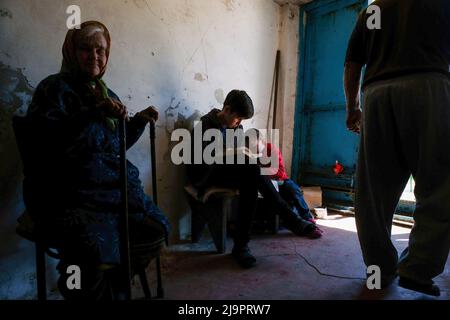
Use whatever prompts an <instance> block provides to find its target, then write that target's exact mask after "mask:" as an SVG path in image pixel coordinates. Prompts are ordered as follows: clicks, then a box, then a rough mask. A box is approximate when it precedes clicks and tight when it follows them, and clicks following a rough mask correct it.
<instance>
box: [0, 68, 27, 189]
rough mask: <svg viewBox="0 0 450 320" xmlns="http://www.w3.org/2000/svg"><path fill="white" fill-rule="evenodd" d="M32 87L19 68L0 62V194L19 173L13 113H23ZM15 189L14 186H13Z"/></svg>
mask: <svg viewBox="0 0 450 320" xmlns="http://www.w3.org/2000/svg"><path fill="white" fill-rule="evenodd" d="M33 92H34V88H33V87H32V86H31V85H30V83H29V81H28V79H27V78H26V77H25V76H24V75H23V73H22V70H21V69H13V68H11V67H10V66H7V65H5V64H3V63H2V62H0V159H1V165H0V194H3V192H5V191H6V190H3V189H4V188H5V187H6V188H7V186H8V185H9V182H10V181H11V179H12V177H14V176H16V175H18V174H19V172H18V171H19V162H20V161H18V160H19V159H18V158H16V157H12V155H14V154H15V155H17V156H18V154H17V147H16V143H15V137H14V132H13V129H12V123H11V122H12V117H13V115H16V114H17V115H24V114H25V112H26V110H27V109H28V105H29V104H30V102H31V98H32V95H33ZM13 189H15V188H13Z"/></svg>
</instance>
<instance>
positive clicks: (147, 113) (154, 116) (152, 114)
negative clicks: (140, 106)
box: [136, 106, 159, 122]
mask: <svg viewBox="0 0 450 320" xmlns="http://www.w3.org/2000/svg"><path fill="white" fill-rule="evenodd" d="M136 115H137V116H139V117H141V118H143V119H145V120H146V121H147V122H150V121H155V122H156V121H158V116H159V113H158V110H156V108H155V107H153V106H150V107H148V108H147V109H145V110H142V111H141V112H138V113H137V114H136Z"/></svg>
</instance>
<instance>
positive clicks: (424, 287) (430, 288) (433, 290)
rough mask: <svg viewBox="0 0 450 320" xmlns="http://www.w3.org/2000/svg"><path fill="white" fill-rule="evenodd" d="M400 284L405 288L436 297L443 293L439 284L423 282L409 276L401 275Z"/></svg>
mask: <svg viewBox="0 0 450 320" xmlns="http://www.w3.org/2000/svg"><path fill="white" fill-rule="evenodd" d="M398 285H399V286H400V287H402V288H405V289H409V290H413V291H417V292H420V293H424V294H428V295H431V296H435V297H439V296H440V295H441V290H440V289H439V287H438V286H437V285H435V284H433V283H430V284H422V283H418V282H416V281H414V280H411V279H408V278H404V277H400V279H399V280H398Z"/></svg>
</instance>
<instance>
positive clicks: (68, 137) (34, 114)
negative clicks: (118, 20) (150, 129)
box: [24, 21, 169, 299]
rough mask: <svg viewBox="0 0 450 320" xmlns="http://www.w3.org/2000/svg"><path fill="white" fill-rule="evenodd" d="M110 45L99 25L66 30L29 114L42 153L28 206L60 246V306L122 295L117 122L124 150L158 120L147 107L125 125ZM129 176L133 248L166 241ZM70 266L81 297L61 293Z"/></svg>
mask: <svg viewBox="0 0 450 320" xmlns="http://www.w3.org/2000/svg"><path fill="white" fill-rule="evenodd" d="M110 44H111V40H110V36H109V32H108V30H107V28H106V27H105V26H104V25H103V24H101V23H99V22H95V21H90V22H85V23H83V24H82V25H81V28H80V29H73V30H69V31H68V33H67V35H66V39H65V42H64V46H63V63H62V68H61V72H60V73H58V74H55V75H52V76H49V77H48V78H46V79H44V80H43V81H42V82H41V83H40V84H39V86H38V87H37V89H36V92H35V94H34V96H33V100H32V102H31V105H30V107H29V109H28V113H27V117H29V119H32V123H34V125H33V128H36V126H37V128H39V130H36V132H35V134H36V135H38V136H39V146H34V147H35V148H38V150H40V153H39V154H36V155H34V159H36V161H40V162H39V163H40V164H39V166H40V168H39V173H35V175H34V176H33V177H32V179H29V180H28V181H24V198H25V204H26V206H27V209H28V210H29V211H30V213H31V214H32V216H33V218H34V219H35V220H39V221H40V226H41V228H42V229H41V231H43V233H44V234H45V237H46V238H49V239H48V241H51V242H52V243H57V247H58V250H59V252H60V255H61V261H60V263H59V265H58V270H59V272H60V279H59V281H58V286H59V289H60V291H61V293H62V294H63V296H64V297H65V298H82V299H115V298H117V297H118V295H119V294H120V293H121V292H123V288H124V283H123V281H117V279H121V277H119V276H117V274H118V272H119V271H118V270H120V254H119V246H120V242H119V232H118V220H119V215H120V213H121V208H122V205H121V193H120V179H119V176H120V169H119V168H120V158H119V148H120V139H119V138H120V137H119V130H118V119H120V118H125V119H126V120H127V125H126V137H127V140H126V144H127V148H129V147H131V146H132V145H133V144H134V143H135V142H136V141H137V140H138V138H139V137H140V136H141V135H142V133H143V131H144V128H145V126H146V124H147V123H148V122H149V121H151V120H155V121H156V120H157V118H158V112H157V111H156V109H155V108H154V107H148V108H147V109H145V110H143V111H141V112H138V113H137V114H136V115H135V116H134V117H132V118H130V119H129V118H128V115H127V110H126V107H125V106H124V105H123V104H122V103H121V102H120V100H119V98H118V97H117V95H116V94H114V92H112V91H111V90H110V89H108V88H107V86H106V85H105V83H104V82H103V80H102V76H103V74H104V73H105V70H106V65H107V62H108V57H109V50H110ZM127 170H128V207H129V219H130V241H131V244H136V243H144V242H149V241H152V240H157V239H161V238H162V237H164V236H165V237H166V240H167V234H168V231H169V223H168V220H167V218H166V217H165V216H164V214H163V213H162V212H161V211H160V209H159V208H158V207H157V206H156V205H155V204H154V203H153V202H152V200H151V199H150V198H149V197H148V196H147V195H146V194H145V193H144V190H143V187H142V184H141V181H140V180H139V171H138V169H137V168H136V167H135V166H134V165H133V164H132V163H130V162H128V163H127ZM30 208H31V210H30ZM150 259H151V256H150V253H149V254H148V255H146V253H145V252H144V253H143V254H141V255H139V256H135V255H132V256H131V263H132V269H133V266H135V265H136V264H137V263H140V264H148V263H149V261H150ZM69 265H78V266H79V267H80V268H81V290H69V289H68V288H67V287H66V279H67V277H68V276H69V275H67V274H66V270H67V267H68V266H69ZM121 282H122V283H121ZM121 290H122V291H121Z"/></svg>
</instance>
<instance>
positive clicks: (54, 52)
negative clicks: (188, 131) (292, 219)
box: [0, 0, 298, 299]
mask: <svg viewBox="0 0 450 320" xmlns="http://www.w3.org/2000/svg"><path fill="white" fill-rule="evenodd" d="M70 4H77V5H79V6H80V7H81V14H82V20H83V21H85V20H99V21H101V22H103V23H104V24H105V25H106V26H108V28H109V30H110V32H111V35H112V49H111V57H110V61H109V66H108V71H107V73H106V75H105V81H106V82H107V84H108V85H109V87H110V88H112V89H113V90H114V91H115V92H116V93H117V94H118V95H119V97H120V98H121V99H122V101H123V102H124V103H125V104H126V105H127V106H128V108H129V109H130V110H131V111H133V112H136V111H138V110H141V109H143V108H144V107H146V106H148V105H150V104H152V105H155V106H157V107H158V108H159V111H160V114H161V117H160V120H159V123H158V127H157V154H158V161H157V175H158V193H159V205H160V207H161V208H162V209H163V211H164V212H166V213H167V215H168V217H169V218H170V220H171V223H172V226H173V233H172V241H173V242H174V241H177V240H179V239H186V238H187V236H188V235H189V231H190V230H189V229H190V228H189V219H190V217H189V209H188V207H187V205H186V202H185V200H184V194H183V185H184V170H183V168H181V167H176V166H174V165H172V164H171V162H170V143H169V141H170V133H171V132H172V131H173V129H174V128H176V127H189V126H191V125H192V123H193V121H194V120H196V119H198V117H199V115H201V114H205V113H206V112H208V111H209V110H210V109H211V108H212V107H220V106H221V103H222V102H223V99H224V97H225V95H226V94H227V92H229V91H230V90H232V89H234V88H239V89H244V90H246V91H247V92H248V93H249V95H250V96H251V97H252V99H253V102H254V105H255V107H256V115H255V117H254V118H253V119H252V120H251V121H248V123H247V124H245V126H246V127H250V126H256V127H260V128H265V127H266V123H267V117H268V109H269V101H270V92H271V85H272V77H273V66H274V62H275V54H276V50H277V48H278V46H279V45H281V50H282V71H281V75H280V85H281V88H280V98H279V103H280V109H279V110H280V115H279V121H280V122H281V123H280V125H283V124H284V123H287V125H285V130H284V131H283V135H282V137H283V139H285V140H284V144H283V151H284V153H285V158H286V159H285V160H286V162H287V164H288V166H287V167H288V168H289V169H290V158H291V153H292V151H291V149H292V147H291V144H292V142H291V141H292V132H290V131H291V130H292V126H293V110H294V102H295V99H294V96H293V95H294V94H295V81H296V79H295V78H296V60H297V56H296V51H297V44H296V43H295V42H296V41H297V38H296V37H297V34H298V25H297V24H298V22H296V20H298V8H297V7H289V6H284V7H283V8H282V9H280V7H279V5H277V4H276V3H274V2H273V1H271V0H224V1H219V0H189V1H186V0H147V1H145V0H96V1H90V0H61V1H60V0H58V1H57V0H21V1H15V0H2V1H1V2H0V72H1V73H0V92H1V93H2V94H1V95H0V96H1V97H0V103H1V105H0V112H1V113H0V128H1V130H2V135H0V161H1V167H0V168H1V170H0V174H1V176H0V182H1V183H2V185H1V187H0V198H1V202H0V231H1V235H0V237H1V241H0V242H1V243H3V244H2V245H0V250H1V251H0V259H1V260H0V299H1V298H17V297H20V298H26V297H31V296H32V295H33V294H34V275H33V272H34V263H33V252H32V246H31V245H30V244H29V243H27V242H26V241H23V240H21V239H20V238H18V237H17V236H16V235H15V234H14V227H15V219H16V218H17V217H18V216H19V215H20V213H21V211H22V210H23V203H22V200H21V186H20V179H21V178H20V170H21V169H20V165H19V160H18V154H17V150H16V148H15V144H14V140H13V139H14V137H13V135H12V131H11V127H10V122H9V121H10V119H11V115H12V114H13V113H18V112H19V113H20V112H24V111H25V110H26V107H27V105H28V103H29V99H30V97H31V94H32V91H33V89H34V88H35V87H36V86H37V84H38V83H39V81H41V80H42V79H43V78H45V77H46V76H48V75H49V74H53V73H56V72H58V70H59V67H60V64H61V58H62V57H61V46H62V43H63V40H64V36H65V34H66V31H67V29H66V26H65V23H66V19H67V14H66V13H65V11H66V8H67V6H68V5H70ZM280 19H281V20H282V21H284V22H285V23H283V25H282V27H281V29H280ZM296 33H297V34H296ZM285 50H289V51H290V53H289V54H286V55H284V51H285ZM129 158H130V160H131V161H132V162H134V163H135V164H136V165H137V166H138V167H139V169H140V172H141V179H142V180H143V182H144V184H145V186H146V191H147V192H148V193H149V194H151V189H150V184H151V176H150V163H149V139H148V133H147V132H146V133H145V134H144V136H143V137H142V138H141V139H140V140H139V142H138V143H137V145H136V146H135V147H133V148H132V150H131V151H130V152H129ZM5 241H6V242H5ZM49 268H51V269H52V270H53V269H54V266H50V267H49ZM12 270H14V271H12ZM19 283H21V285H19Z"/></svg>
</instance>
